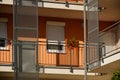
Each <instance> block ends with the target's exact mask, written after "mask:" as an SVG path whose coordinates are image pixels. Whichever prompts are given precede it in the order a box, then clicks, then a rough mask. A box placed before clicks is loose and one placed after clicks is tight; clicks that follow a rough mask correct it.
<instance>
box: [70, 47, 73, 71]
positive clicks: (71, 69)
mask: <svg viewBox="0 0 120 80" xmlns="http://www.w3.org/2000/svg"><path fill="white" fill-rule="evenodd" d="M70 72H71V73H73V67H72V49H70Z"/></svg>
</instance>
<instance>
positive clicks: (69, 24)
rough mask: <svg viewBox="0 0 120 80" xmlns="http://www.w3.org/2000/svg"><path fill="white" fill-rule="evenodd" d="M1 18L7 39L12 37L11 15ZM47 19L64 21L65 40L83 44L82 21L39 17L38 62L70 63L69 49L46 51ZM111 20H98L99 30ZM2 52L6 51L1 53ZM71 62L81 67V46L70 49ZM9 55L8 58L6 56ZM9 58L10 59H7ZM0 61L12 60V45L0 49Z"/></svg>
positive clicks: (2, 15)
mask: <svg viewBox="0 0 120 80" xmlns="http://www.w3.org/2000/svg"><path fill="white" fill-rule="evenodd" d="M0 17H2V18H8V23H7V24H8V25H7V26H8V28H7V29H8V30H7V31H8V39H9V40H12V39H13V17H12V15H10V14H0ZM47 21H58V22H65V29H64V30H65V40H66V39H70V38H73V37H74V38H76V39H77V40H79V42H80V43H82V44H83V21H82V20H78V19H65V18H52V17H39V41H40V42H39V46H38V48H39V51H38V53H39V56H38V58H39V64H41V65H48V66H49V65H51V66H55V65H64V66H68V65H70V50H69V49H67V48H65V53H63V54H58V53H48V52H47V49H46V22H47ZM111 24H112V23H111V22H100V30H102V29H104V28H106V27H107V26H108V25H111ZM3 53H6V54H4V55H3ZM72 55H73V56H72V59H73V60H72V64H73V66H80V67H83V59H84V58H83V57H84V56H83V46H81V47H80V48H79V49H78V50H75V49H74V50H72ZM9 56H10V58H8V57H9ZM8 59H10V60H8ZM0 61H3V62H5V63H9V62H12V46H11V45H10V49H9V50H5V51H4V52H3V51H2V50H0Z"/></svg>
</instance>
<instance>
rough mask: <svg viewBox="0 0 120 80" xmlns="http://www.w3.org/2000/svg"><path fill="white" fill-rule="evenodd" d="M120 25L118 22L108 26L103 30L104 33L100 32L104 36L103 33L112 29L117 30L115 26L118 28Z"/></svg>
mask: <svg viewBox="0 0 120 80" xmlns="http://www.w3.org/2000/svg"><path fill="white" fill-rule="evenodd" d="M118 24H120V20H119V21H117V22H116V23H114V24H112V25H110V26H108V27H107V28H105V29H103V30H102V31H100V35H102V33H103V32H105V31H107V30H109V29H111V28H112V27H113V28H115V27H114V26H116V25H118Z"/></svg>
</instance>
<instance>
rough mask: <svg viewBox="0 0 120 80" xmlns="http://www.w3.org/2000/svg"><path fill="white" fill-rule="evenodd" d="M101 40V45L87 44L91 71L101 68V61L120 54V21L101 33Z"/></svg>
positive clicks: (88, 63)
mask: <svg viewBox="0 0 120 80" xmlns="http://www.w3.org/2000/svg"><path fill="white" fill-rule="evenodd" d="M93 37H94V36H93ZM99 39H100V42H99V44H95V43H93V44H92V43H91V44H87V65H88V68H89V69H93V68H95V67H98V66H100V65H101V61H102V62H104V59H105V58H107V57H110V56H112V55H115V54H117V53H119V52H120V21H118V22H117V23H115V24H113V25H111V26H109V27H107V28H106V29H104V30H103V31H101V32H100V34H99Z"/></svg>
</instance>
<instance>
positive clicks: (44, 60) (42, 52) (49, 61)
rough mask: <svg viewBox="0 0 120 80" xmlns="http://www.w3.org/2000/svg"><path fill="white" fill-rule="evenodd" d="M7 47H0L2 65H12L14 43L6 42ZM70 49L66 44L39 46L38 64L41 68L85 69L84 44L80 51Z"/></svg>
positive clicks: (43, 44) (42, 42) (42, 44)
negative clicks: (70, 67)
mask: <svg viewBox="0 0 120 80" xmlns="http://www.w3.org/2000/svg"><path fill="white" fill-rule="evenodd" d="M6 42H7V43H6V46H5V47H0V64H2V65H4V64H12V43H11V41H10V40H7V41H6ZM71 52H72V54H70V49H68V47H67V45H66V44H62V45H48V44H47V42H45V41H39V44H38V63H39V65H40V66H49V67H53V66H54V67H55V66H64V67H69V66H72V67H79V68H83V44H80V45H79V49H72V50H71Z"/></svg>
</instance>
